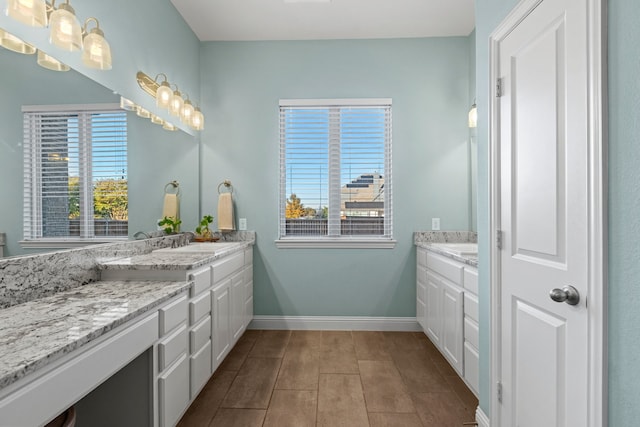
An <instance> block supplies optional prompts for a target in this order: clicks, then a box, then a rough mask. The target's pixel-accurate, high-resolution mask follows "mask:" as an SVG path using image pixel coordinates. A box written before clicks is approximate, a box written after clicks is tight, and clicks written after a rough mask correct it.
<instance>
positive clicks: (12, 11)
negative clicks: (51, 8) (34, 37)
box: [7, 0, 47, 27]
mask: <svg viewBox="0 0 640 427" xmlns="http://www.w3.org/2000/svg"><path fill="white" fill-rule="evenodd" d="M7 15H8V16H9V17H11V18H13V19H15V20H16V21H18V22H22V23H23V24H26V25H30V26H32V27H46V26H47V3H46V2H45V0H8V1H7Z"/></svg>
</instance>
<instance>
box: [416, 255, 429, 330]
mask: <svg viewBox="0 0 640 427" xmlns="http://www.w3.org/2000/svg"><path fill="white" fill-rule="evenodd" d="M417 273H418V278H417V280H416V320H417V321H418V324H419V325H420V326H421V327H422V330H423V331H426V329H427V303H426V301H427V299H426V296H427V285H426V279H427V273H426V271H425V269H424V268H422V267H418V271H417Z"/></svg>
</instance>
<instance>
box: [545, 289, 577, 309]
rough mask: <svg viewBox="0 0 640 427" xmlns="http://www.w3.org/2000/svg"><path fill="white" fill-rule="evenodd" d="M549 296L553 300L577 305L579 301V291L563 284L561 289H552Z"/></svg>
mask: <svg viewBox="0 0 640 427" xmlns="http://www.w3.org/2000/svg"><path fill="white" fill-rule="evenodd" d="M549 296H550V297H551V299H552V300H554V301H555V302H566V303H567V304H569V305H577V304H578V303H579V302H580V293H579V292H578V290H577V289H576V288H574V287H573V286H569V285H567V286H565V287H564V288H562V289H558V288H555V289H552V290H551V292H549Z"/></svg>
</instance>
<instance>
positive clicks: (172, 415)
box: [158, 354, 189, 427]
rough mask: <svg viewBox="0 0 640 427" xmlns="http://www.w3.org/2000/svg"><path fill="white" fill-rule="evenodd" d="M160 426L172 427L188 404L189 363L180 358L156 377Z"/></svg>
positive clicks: (185, 356) (184, 358)
mask: <svg viewBox="0 0 640 427" xmlns="http://www.w3.org/2000/svg"><path fill="white" fill-rule="evenodd" d="M158 392H159V398H160V404H159V409H160V426H161V427H169V426H174V425H176V423H177V422H178V420H179V419H180V416H181V415H182V414H183V412H184V410H185V409H186V408H187V405H188V404H189V361H188V358H187V355H186V354H185V355H182V357H181V358H180V359H179V360H178V361H177V362H176V363H175V364H174V365H173V366H171V367H170V368H169V369H167V371H166V372H165V373H164V374H162V375H160V376H159V377H158Z"/></svg>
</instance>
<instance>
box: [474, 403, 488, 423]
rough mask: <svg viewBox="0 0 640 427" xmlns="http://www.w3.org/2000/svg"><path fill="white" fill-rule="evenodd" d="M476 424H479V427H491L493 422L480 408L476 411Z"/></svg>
mask: <svg viewBox="0 0 640 427" xmlns="http://www.w3.org/2000/svg"><path fill="white" fill-rule="evenodd" d="M476 422H477V423H478V427H490V426H491V420H489V417H487V414H485V413H484V411H483V410H482V409H481V408H480V407H479V406H478V408H477V409H476Z"/></svg>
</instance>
